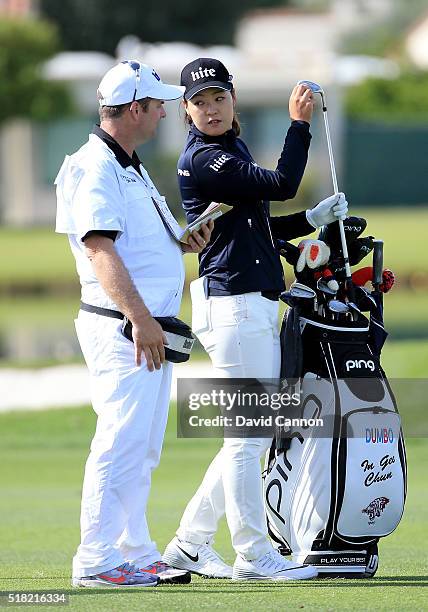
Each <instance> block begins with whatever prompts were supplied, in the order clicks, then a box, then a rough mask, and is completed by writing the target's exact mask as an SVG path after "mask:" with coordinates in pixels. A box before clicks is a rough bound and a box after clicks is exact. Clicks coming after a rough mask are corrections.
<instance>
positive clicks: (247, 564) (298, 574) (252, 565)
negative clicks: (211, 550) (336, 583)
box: [232, 549, 318, 580]
mask: <svg viewBox="0 0 428 612" xmlns="http://www.w3.org/2000/svg"><path fill="white" fill-rule="evenodd" d="M317 575H318V572H317V570H316V569H315V568H314V567H312V566H311V565H299V564H297V563H293V562H292V561H288V560H287V559H285V558H284V557H283V556H282V555H280V554H279V552H277V551H276V550H274V549H272V550H270V551H269V552H267V553H266V554H265V555H263V556H262V557H260V558H259V559H256V560H254V561H246V560H245V559H242V557H240V556H239V555H238V556H237V557H236V561H235V563H234V565H233V576H232V580H307V579H309V578H315V576H317Z"/></svg>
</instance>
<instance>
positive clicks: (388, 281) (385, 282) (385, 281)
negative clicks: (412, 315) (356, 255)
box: [379, 268, 395, 293]
mask: <svg viewBox="0 0 428 612" xmlns="http://www.w3.org/2000/svg"><path fill="white" fill-rule="evenodd" d="M394 283H395V274H394V272H393V271H392V270H388V268H385V270H384V271H383V272H382V282H381V284H380V285H379V289H380V290H381V291H382V293H388V291H391V289H392V287H393V286H394Z"/></svg>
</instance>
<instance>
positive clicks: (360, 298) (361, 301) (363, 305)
mask: <svg viewBox="0 0 428 612" xmlns="http://www.w3.org/2000/svg"><path fill="white" fill-rule="evenodd" d="M354 291H355V300H356V302H357V304H358V308H359V309H360V310H361V312H367V311H368V312H375V311H376V309H377V304H376V300H375V298H374V297H373V296H372V295H370V293H369V292H368V291H367V289H365V288H364V287H359V286H358V285H357V286H354Z"/></svg>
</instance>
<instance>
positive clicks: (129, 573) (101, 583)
mask: <svg viewBox="0 0 428 612" xmlns="http://www.w3.org/2000/svg"><path fill="white" fill-rule="evenodd" d="M158 583H159V578H157V577H156V576H152V575H151V574H147V573H145V572H140V570H139V569H138V568H136V567H135V566H134V565H131V564H130V563H124V564H123V565H119V567H115V568H114V569H111V570H108V571H107V572H101V573H100V574H96V575H94V576H83V577H82V578H73V580H72V585H73V586H74V587H90V588H94V589H98V588H100V587H109V588H111V587H118V588H125V587H153V586H156V585H157V584H158Z"/></svg>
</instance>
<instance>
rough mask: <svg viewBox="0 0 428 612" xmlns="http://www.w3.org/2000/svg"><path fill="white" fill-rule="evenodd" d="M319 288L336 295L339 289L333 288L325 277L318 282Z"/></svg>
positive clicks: (323, 291)
mask: <svg viewBox="0 0 428 612" xmlns="http://www.w3.org/2000/svg"><path fill="white" fill-rule="evenodd" d="M317 288H318V289H319V291H321V292H322V293H327V295H336V293H337V291H336V290H335V289H331V288H330V287H329V286H328V285H327V283H326V282H325V280H324V279H323V278H319V279H318V282H317Z"/></svg>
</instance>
